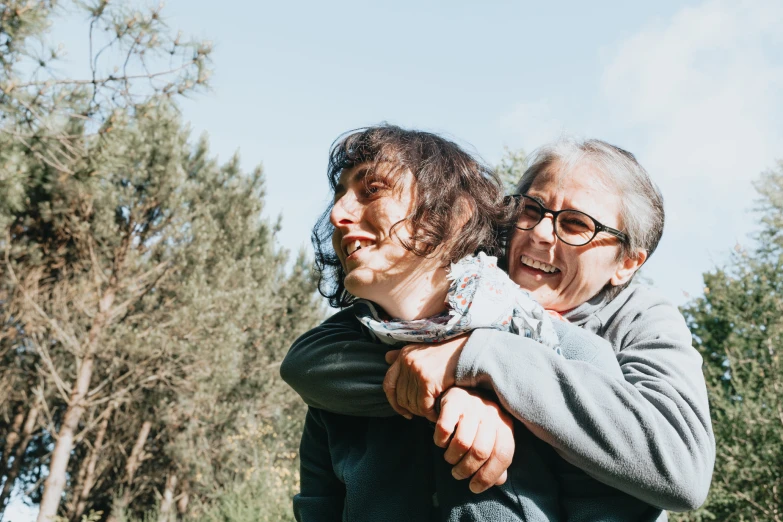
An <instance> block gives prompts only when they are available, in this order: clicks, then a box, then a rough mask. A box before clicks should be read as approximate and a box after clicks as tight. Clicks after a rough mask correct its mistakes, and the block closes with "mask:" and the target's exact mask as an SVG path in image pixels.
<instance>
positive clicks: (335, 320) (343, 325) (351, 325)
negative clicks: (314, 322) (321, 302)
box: [305, 306, 366, 335]
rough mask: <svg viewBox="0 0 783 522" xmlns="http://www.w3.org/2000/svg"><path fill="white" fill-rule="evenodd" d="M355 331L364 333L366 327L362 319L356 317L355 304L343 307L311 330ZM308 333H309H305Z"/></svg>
mask: <svg viewBox="0 0 783 522" xmlns="http://www.w3.org/2000/svg"><path fill="white" fill-rule="evenodd" d="M341 330H342V331H353V332H360V333H364V332H365V330H366V328H365V327H364V325H362V323H361V321H359V319H358V318H357V317H356V309H355V308H354V306H349V307H348V308H343V309H342V310H340V311H338V312H336V313H334V314H333V315H331V316H329V317H327V318H326V320H324V322H322V323H321V324H319V325H318V326H316V327H315V328H313V329H312V330H311V331H310V332H321V333H323V332H337V331H341ZM305 335H307V334H305Z"/></svg>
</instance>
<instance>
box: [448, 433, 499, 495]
mask: <svg viewBox="0 0 783 522" xmlns="http://www.w3.org/2000/svg"><path fill="white" fill-rule="evenodd" d="M496 434H497V427H496V426H495V423H494V422H491V421H490V422H481V423H480V424H479V425H478V428H477V430H476V437H475V438H474V439H473V445H472V446H471V447H470V449H469V450H468V452H467V453H466V454H465V456H464V457H462V460H460V461H459V462H458V463H457V465H456V466H454V468H452V470H451V474H452V475H454V478H457V479H463V478H468V477H470V476H472V475H474V474H476V473H477V472H478V471H479V470H480V469H482V466H484V463H485V462H487V460H488V459H489V458H490V457H491V456H492V450H493V448H494V447H495V436H496ZM503 469H505V468H503ZM503 469H498V470H497V472H496V473H493V472H494V471H495V470H496V468H495V467H493V468H491V469H490V470H488V472H486V473H481V474H478V475H477V476H476V477H474V478H473V480H471V482H470V483H471V491H473V487H472V486H473V485H474V483H475V484H476V486H477V488H480V491H473V492H474V493H480V492H481V491H485V490H487V489H489V488H490V487H491V486H492V485H493V484H494V483H495V480H497V478H498V476H499V475H500V473H502V472H503ZM489 479H491V480H492V481H491V482H488V480H489Z"/></svg>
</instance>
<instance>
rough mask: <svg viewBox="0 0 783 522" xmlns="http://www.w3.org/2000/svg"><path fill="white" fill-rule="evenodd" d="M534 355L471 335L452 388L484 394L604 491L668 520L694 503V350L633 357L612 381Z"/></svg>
mask: <svg viewBox="0 0 783 522" xmlns="http://www.w3.org/2000/svg"><path fill="white" fill-rule="evenodd" d="M538 348H540V347H538V346H536V345H535V343H531V342H530V341H529V340H527V339H522V338H519V337H517V336H512V335H509V334H505V333H502V332H495V331H489V330H483V331H476V332H474V333H473V335H472V336H471V339H470V341H469V342H468V343H467V345H466V346H465V348H464V350H463V352H462V355H461V357H460V360H459V363H458V367H457V383H458V384H460V385H463V386H482V387H488V388H491V389H493V390H494V391H495V393H497V395H498V397H499V399H500V401H501V402H502V404H503V406H504V407H505V408H506V409H507V410H508V411H509V412H510V413H511V414H512V415H514V416H515V417H517V418H518V419H519V420H520V421H522V422H523V423H524V424H525V425H526V426H527V427H528V429H530V430H531V431H532V432H534V433H535V434H536V435H537V436H538V437H539V438H541V439H543V440H545V441H546V442H548V443H550V444H551V445H552V446H553V447H554V448H555V449H556V450H557V451H558V452H559V453H560V454H561V455H562V456H563V457H564V458H565V459H566V460H568V461H569V462H571V463H572V464H574V465H576V466H578V467H580V468H582V469H584V470H585V471H586V472H587V473H589V474H590V475H592V476H594V477H595V478H597V479H599V480H601V481H602V482H604V483H606V484H609V485H611V486H613V487H615V488H617V489H619V490H621V491H625V492H626V493H629V494H631V495H633V496H635V497H637V498H640V499H642V500H644V501H645V502H648V503H650V504H652V505H655V506H658V507H660V508H663V509H668V510H687V509H693V508H694V507H696V506H698V505H699V504H701V502H703V499H704V497H705V496H706V493H707V489H708V487H709V482H710V477H711V473H712V463H713V460H714V442H713V439H712V432H711V426H710V419H709V412H708V406H707V399H706V393H705V391H704V389H703V381H701V377H700V375H701V369H700V357H698V354H697V353H696V352H695V351H694V350H692V349H690V351H688V350H684V349H672V348H671V346H669V345H668V344H666V342H661V344H660V346H657V347H656V346H652V345H650V346H646V349H644V350H635V351H633V353H629V354H626V355H625V356H623V357H620V359H621V367H622V373H623V375H624V378H618V377H617V376H616V375H612V373H610V372H607V371H606V370H605V369H602V368H599V367H596V366H593V365H592V364H590V363H588V362H585V361H575V360H565V359H562V358H559V357H556V356H555V355H554V354H553V353H552V352H549V351H547V350H541V349H538ZM691 352H692V353H691ZM694 355H695V357H694ZM690 374H693V375H697V376H699V377H697V378H695V379H694V378H691V377H688V375H690ZM683 376H686V377H683ZM694 381H696V382H694ZM699 383H701V386H700V385H699Z"/></svg>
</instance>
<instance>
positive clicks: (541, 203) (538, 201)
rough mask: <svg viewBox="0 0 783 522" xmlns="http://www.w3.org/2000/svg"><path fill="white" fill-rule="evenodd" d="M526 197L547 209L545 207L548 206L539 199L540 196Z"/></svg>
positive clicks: (529, 195)
mask: <svg viewBox="0 0 783 522" xmlns="http://www.w3.org/2000/svg"><path fill="white" fill-rule="evenodd" d="M525 196H527V197H529V198H530V199H532V200H533V201H535V202H536V203H538V204H539V205H541V206H542V207H545V206H546V205H545V204H544V200H543V199H541V198H540V197H538V196H534V195H532V194H525Z"/></svg>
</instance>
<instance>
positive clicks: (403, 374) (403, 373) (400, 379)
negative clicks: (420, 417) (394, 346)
mask: <svg viewBox="0 0 783 522" xmlns="http://www.w3.org/2000/svg"><path fill="white" fill-rule="evenodd" d="M404 351H405V350H403V352H404ZM394 364H396V365H397V366H398V368H399V370H398V375H397V405H398V406H399V407H400V408H405V409H406V410H408V411H411V412H414V413H415V412H416V410H415V409H414V408H413V406H414V405H415V404H416V403H415V402H413V403H412V402H410V400H409V399H408V393H409V390H410V387H411V385H412V384H413V383H412V382H411V381H415V379H411V375H410V372H409V371H408V366H407V365H406V364H405V353H402V352H401V353H400V357H399V358H398V359H397V361H395V363H394Z"/></svg>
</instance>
